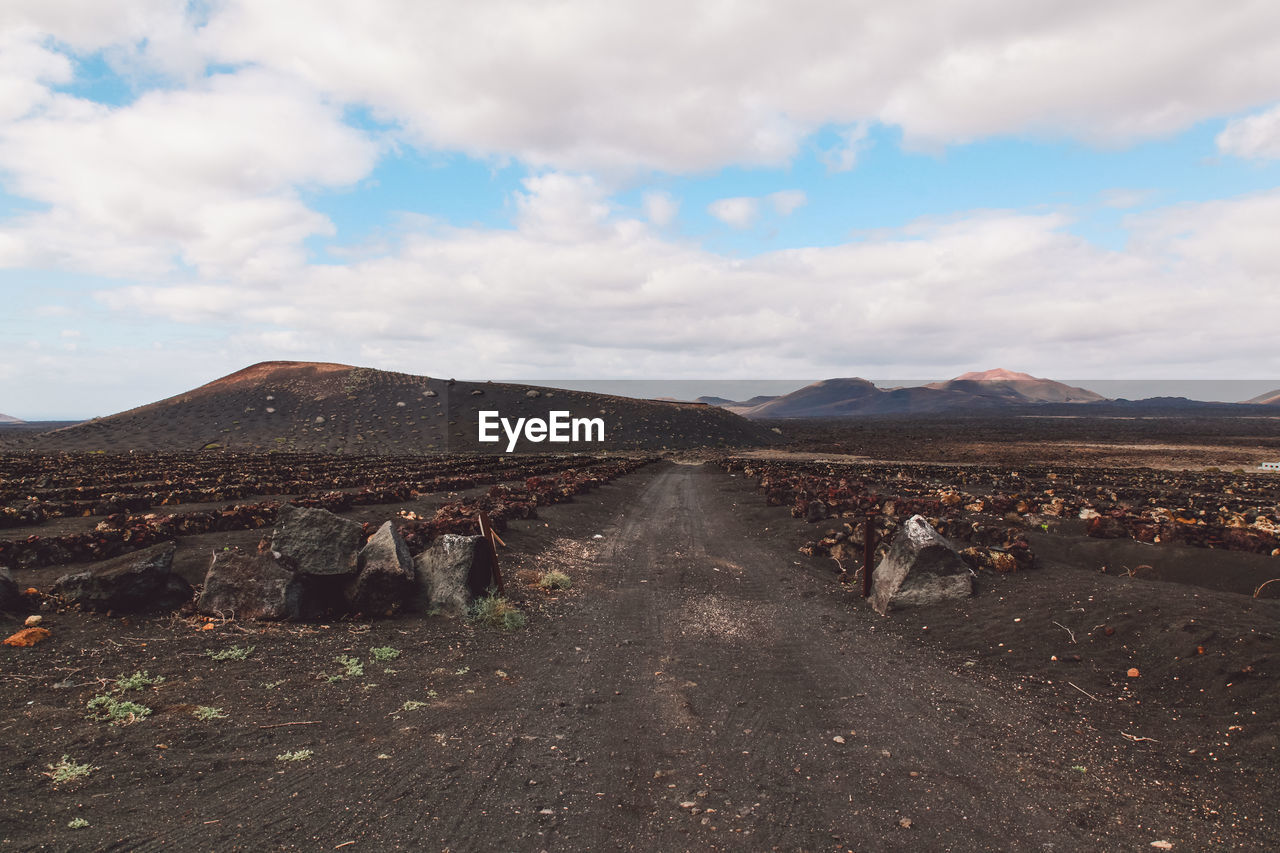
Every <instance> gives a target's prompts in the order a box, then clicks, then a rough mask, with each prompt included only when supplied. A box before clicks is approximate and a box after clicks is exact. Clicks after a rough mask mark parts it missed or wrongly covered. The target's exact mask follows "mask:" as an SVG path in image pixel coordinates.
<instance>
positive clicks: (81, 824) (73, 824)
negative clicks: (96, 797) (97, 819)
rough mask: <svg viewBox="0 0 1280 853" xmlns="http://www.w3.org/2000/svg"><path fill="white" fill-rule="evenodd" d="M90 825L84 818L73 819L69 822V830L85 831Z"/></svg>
mask: <svg viewBox="0 0 1280 853" xmlns="http://www.w3.org/2000/svg"><path fill="white" fill-rule="evenodd" d="M88 825H89V821H87V820H85V819H84V818H82V817H73V818H71V820H69V821H67V829H84V828H85V827H86V826H88Z"/></svg>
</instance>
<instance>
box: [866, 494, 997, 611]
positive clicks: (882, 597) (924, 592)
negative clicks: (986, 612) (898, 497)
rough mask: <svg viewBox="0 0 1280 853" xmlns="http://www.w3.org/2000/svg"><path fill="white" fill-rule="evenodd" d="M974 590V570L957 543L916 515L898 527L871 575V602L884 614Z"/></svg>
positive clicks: (935, 602) (944, 599)
mask: <svg viewBox="0 0 1280 853" xmlns="http://www.w3.org/2000/svg"><path fill="white" fill-rule="evenodd" d="M972 594H973V571H972V570H971V569H970V568H969V566H968V565H967V564H966V563H965V561H964V560H963V559H962V558H961V556H960V554H959V552H957V551H956V548H955V546H954V545H952V544H951V542H950V541H948V540H947V539H946V538H944V537H943V536H942V535H941V534H939V533H938V531H936V530H934V529H933V527H932V526H931V525H930V524H929V522H927V521H925V520H924V518H922V517H921V516H919V515H913V516H911V518H909V519H907V520H906V522H905V523H904V524H903V525H902V527H900V528H899V529H898V534H897V536H895V537H894V540H893V544H892V545H890V546H889V552H888V553H887V554H885V556H884V559H883V560H881V561H880V562H879V563H878V564H877V565H876V568H875V572H874V573H873V574H872V576H871V606H872V607H874V608H875V610H876V612H877V613H880V614H881V615H884V614H886V613H888V612H889V611H890V610H895V609H899V608H903V607H923V606H926V605H930V604H938V603H939V602H942V601H946V600H947V599H952V598H965V597H967V596H970V595H972Z"/></svg>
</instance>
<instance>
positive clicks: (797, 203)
mask: <svg viewBox="0 0 1280 853" xmlns="http://www.w3.org/2000/svg"><path fill="white" fill-rule="evenodd" d="M765 199H766V200H767V201H768V202H769V204H771V205H773V209H774V211H776V212H777V214H778V215H779V216H790V215H791V214H793V213H795V212H796V211H797V210H799V209H800V208H801V207H804V206H805V204H807V203H808V201H809V197H808V196H807V195H805V193H804V190H781V191H780V192H776V193H770V194H769V195H767V196H765Z"/></svg>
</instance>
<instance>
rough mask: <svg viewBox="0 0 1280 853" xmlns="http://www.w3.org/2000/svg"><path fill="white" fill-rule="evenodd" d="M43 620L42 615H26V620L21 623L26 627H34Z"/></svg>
mask: <svg viewBox="0 0 1280 853" xmlns="http://www.w3.org/2000/svg"><path fill="white" fill-rule="evenodd" d="M43 621H44V617H43V616H40V615H35V616H28V617H27V621H25V622H23V623H22V624H23V625H26V626H27V627H28V628H34V627H35V626H37V625H39V624H40V623H41V622H43Z"/></svg>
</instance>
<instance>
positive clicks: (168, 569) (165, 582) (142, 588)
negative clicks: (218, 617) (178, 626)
mask: <svg viewBox="0 0 1280 853" xmlns="http://www.w3.org/2000/svg"><path fill="white" fill-rule="evenodd" d="M174 548H175V545H174V543H172V542H166V543H164V544H162V545H155V546H152V547H150V548H146V549H144V550H142V551H135V552H134V553H132V554H125V555H124V556H122V557H116V558H115V559H112V560H108V561H106V562H105V563H103V564H101V565H99V566H95V567H94V568H91V569H87V570H86V571H83V572H75V573H73V574H69V575H63V576H62V577H60V578H58V579H57V580H56V581H55V582H54V584H53V590H52V591H53V593H54V594H55V595H59V596H61V597H62V598H63V599H64V600H65V601H67V602H68V603H69V604H78V605H80V606H81V607H83V608H84V609H85V610H97V611H101V612H105V611H108V610H111V611H114V612H117V613H136V612H139V611H144V610H167V609H173V608H176V607H181V606H182V605H183V604H185V603H187V602H188V601H190V600H191V594H192V589H191V584H189V583H187V582H186V581H185V580H183V579H182V578H181V577H179V576H178V575H175V574H174V573H173V552H174Z"/></svg>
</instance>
